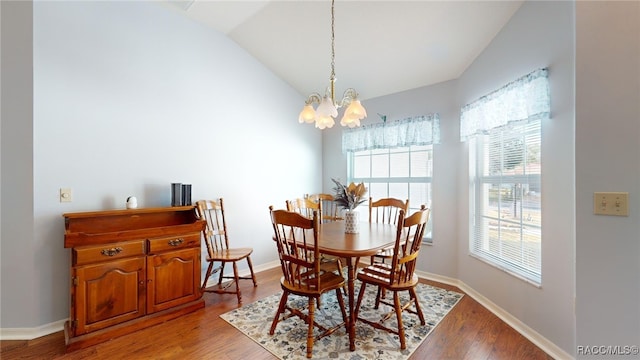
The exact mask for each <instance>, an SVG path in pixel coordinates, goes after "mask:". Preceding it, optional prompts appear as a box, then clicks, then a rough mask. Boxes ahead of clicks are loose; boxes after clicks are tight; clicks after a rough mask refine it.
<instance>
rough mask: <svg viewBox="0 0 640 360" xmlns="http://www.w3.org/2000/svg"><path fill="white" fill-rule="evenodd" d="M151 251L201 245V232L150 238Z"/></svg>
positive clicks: (156, 251) (152, 252)
mask: <svg viewBox="0 0 640 360" xmlns="http://www.w3.org/2000/svg"><path fill="white" fill-rule="evenodd" d="M148 241H149V253H151V254H154V253H158V252H162V251H169V250H176V249H184V248H188V247H194V246H199V245H200V233H199V232H197V233H191V234H182V235H174V236H167V237H161V238H152V239H149V240H148Z"/></svg>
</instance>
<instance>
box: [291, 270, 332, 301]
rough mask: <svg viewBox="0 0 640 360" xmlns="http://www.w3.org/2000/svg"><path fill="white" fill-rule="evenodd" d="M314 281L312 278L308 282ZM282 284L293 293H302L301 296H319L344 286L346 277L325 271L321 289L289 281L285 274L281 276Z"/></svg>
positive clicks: (321, 276) (321, 280)
mask: <svg viewBox="0 0 640 360" xmlns="http://www.w3.org/2000/svg"><path fill="white" fill-rule="evenodd" d="M313 282H315V281H313V280H311V281H308V282H307V283H313ZM280 284H281V285H282V288H283V289H284V290H288V291H289V292H291V293H292V294H296V295H301V296H315V295H318V296H319V295H320V294H323V293H325V292H327V291H331V290H334V289H339V288H341V287H344V285H345V279H344V277H342V275H338V274H336V273H333V272H324V273H322V274H321V275H320V286H321V288H320V289H318V288H317V287H316V288H313V287H310V288H307V287H306V286H300V285H297V284H292V283H290V282H288V281H287V280H286V279H285V278H284V276H283V277H282V278H280Z"/></svg>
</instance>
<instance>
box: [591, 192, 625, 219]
mask: <svg viewBox="0 0 640 360" xmlns="http://www.w3.org/2000/svg"><path fill="white" fill-rule="evenodd" d="M593 213H594V214H596V215H615V216H629V193H628V192H597V193H593Z"/></svg>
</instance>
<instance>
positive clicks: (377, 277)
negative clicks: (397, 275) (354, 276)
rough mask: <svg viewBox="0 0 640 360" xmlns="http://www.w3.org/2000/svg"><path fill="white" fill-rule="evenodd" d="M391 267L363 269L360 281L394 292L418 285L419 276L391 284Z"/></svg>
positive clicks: (359, 275) (374, 266)
mask: <svg viewBox="0 0 640 360" xmlns="http://www.w3.org/2000/svg"><path fill="white" fill-rule="evenodd" d="M390 277H391V265H389V264H373V265H370V266H367V267H365V268H362V269H361V270H360V272H359V273H358V280H360V281H363V282H367V283H369V284H372V285H375V286H382V287H384V288H386V289H389V290H392V291H402V290H407V289H410V288H413V287H414V286H416V285H417V284H418V281H419V279H418V275H416V274H413V276H412V277H411V280H409V281H402V282H394V283H393V284H390Z"/></svg>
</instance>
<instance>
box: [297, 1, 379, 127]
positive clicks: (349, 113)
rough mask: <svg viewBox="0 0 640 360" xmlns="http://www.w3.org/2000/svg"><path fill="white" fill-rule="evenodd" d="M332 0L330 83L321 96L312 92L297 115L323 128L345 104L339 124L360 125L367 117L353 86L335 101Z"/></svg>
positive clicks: (332, 14) (299, 120)
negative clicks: (316, 105)
mask: <svg viewBox="0 0 640 360" xmlns="http://www.w3.org/2000/svg"><path fill="white" fill-rule="evenodd" d="M334 2H335V1H334V0H331V76H330V77H329V81H330V84H329V86H328V87H327V90H326V91H325V93H324V96H321V95H320V94H318V93H312V94H311V95H309V97H308V98H307V101H306V102H305V105H304V108H302V111H301V112H300V116H299V117H298V122H299V123H303V122H306V123H309V124H310V123H312V122H314V121H315V123H316V127H317V128H318V129H325V128H330V127H333V125H334V124H335V120H334V119H335V118H336V117H337V116H338V109H339V108H341V107H343V106H347V109H346V110H345V111H344V114H343V116H342V119H341V120H340V125H342V126H348V127H351V128H352V127H356V126H360V120H361V119H364V118H365V117H367V111H366V110H365V109H364V107H363V106H362V104H360V100H358V93H357V92H356V90H355V89H353V88H348V89H347V90H345V91H344V94H343V95H342V99H341V100H339V101H336V98H335V87H336V86H335V85H336V69H335V67H336V63H335V57H336V49H335V30H334V24H335V16H334V12H335V11H334ZM314 103H316V104H318V107H317V108H316V109H315V110H314V109H313V105H312V104H314Z"/></svg>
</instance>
